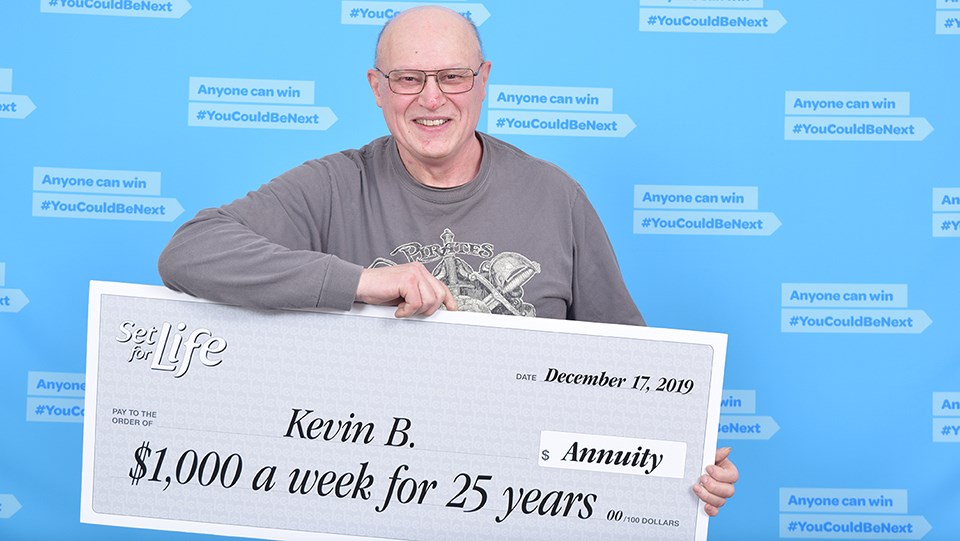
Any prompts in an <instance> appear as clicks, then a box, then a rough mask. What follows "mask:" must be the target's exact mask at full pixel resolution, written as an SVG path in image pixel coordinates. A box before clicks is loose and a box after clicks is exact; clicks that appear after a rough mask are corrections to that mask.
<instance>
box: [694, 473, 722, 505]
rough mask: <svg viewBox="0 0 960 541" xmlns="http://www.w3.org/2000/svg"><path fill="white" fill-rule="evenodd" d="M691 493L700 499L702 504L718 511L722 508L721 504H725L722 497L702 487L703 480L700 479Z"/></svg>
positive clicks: (704, 486)
mask: <svg viewBox="0 0 960 541" xmlns="http://www.w3.org/2000/svg"><path fill="white" fill-rule="evenodd" d="M693 492H694V493H696V495H697V497H698V498H700V499H701V500H702V501H703V503H705V504H707V505H712V506H714V507H716V508H718V509H719V508H720V507H723V504H725V503H727V499H726V498H724V497H722V496H718V495H716V494H714V493H713V492H711V491H710V490H709V489H708V488H707V486H706V485H704V483H703V479H701V482H700V483H699V484H697V485H694V487H693Z"/></svg>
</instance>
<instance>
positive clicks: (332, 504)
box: [81, 282, 726, 541]
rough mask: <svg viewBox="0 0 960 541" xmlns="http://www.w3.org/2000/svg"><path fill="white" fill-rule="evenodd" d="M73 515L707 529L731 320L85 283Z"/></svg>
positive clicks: (594, 531) (358, 531) (504, 528)
mask: <svg viewBox="0 0 960 541" xmlns="http://www.w3.org/2000/svg"><path fill="white" fill-rule="evenodd" d="M87 348H88V350H87V387H86V412H87V415H86V419H85V422H84V433H83V489H82V499H81V507H82V509H81V520H82V521H83V522H88V523H96V524H107V525H114V526H127V527H136V528H153V529H162V530H177V531H186V532H199V533H210V534H220V535H235V536H246V537H260V538H267V539H282V540H286V539H327V540H334V539H336V540H355V539H374V538H376V539H384V538H385V539H406V540H439V539H484V540H498V539H542V540H549V541H555V540H557V539H564V540H571V539H582V540H595V539H617V540H620V539H644V540H694V539H696V540H703V539H705V538H706V533H707V516H706V514H705V513H704V511H703V510H702V504H700V503H699V502H698V500H697V498H696V496H695V495H694V494H693V492H692V491H691V487H692V486H693V485H694V484H695V483H696V481H697V478H698V477H699V476H700V475H701V473H702V472H703V468H704V467H705V466H706V465H707V464H708V463H710V462H711V461H712V459H713V454H714V449H715V446H716V439H717V426H718V423H719V409H720V393H721V389H722V381H723V363H724V354H725V349H726V336H725V335H721V334H711V333H700V332H687V331H676V330H667V329H651V328H640V327H628V326H622V325H602V324H593V323H583V322H570V321H554V320H540V319H533V318H523V317H506V316H491V315H481V314H469V313H462V312H450V313H446V312H441V313H438V314H436V315H434V316H432V317H429V318H420V319H411V320H398V319H395V318H394V317H393V310H392V309H389V308H383V307H372V306H359V305H358V306H356V307H355V308H354V310H353V311H351V312H350V313H339V312H338V313H331V312H293V311H257V310H249V309H242V308H236V307H232V306H224V305H219V304H214V303H210V302H205V301H199V300H197V299H193V298H190V297H187V296H185V295H180V294H177V293H173V292H171V291H169V290H166V289H164V288H160V287H154V286H138V285H129V284H114V283H105V282H93V283H91V288H90V313H89V337H88V346H87Z"/></svg>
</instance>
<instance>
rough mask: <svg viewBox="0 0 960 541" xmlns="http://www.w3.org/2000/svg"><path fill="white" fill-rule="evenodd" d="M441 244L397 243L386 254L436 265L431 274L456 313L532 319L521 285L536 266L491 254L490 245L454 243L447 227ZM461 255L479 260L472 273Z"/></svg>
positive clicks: (381, 261) (382, 262)
mask: <svg viewBox="0 0 960 541" xmlns="http://www.w3.org/2000/svg"><path fill="white" fill-rule="evenodd" d="M440 239H441V240H442V241H443V243H442V244H429V245H426V246H425V245H422V244H420V243H419V242H408V243H405V244H401V245H399V246H397V247H396V248H394V249H393V251H391V252H390V255H391V256H398V255H402V256H403V257H405V258H406V261H403V262H404V263H409V262H413V261H419V262H421V263H424V264H427V263H432V262H437V265H436V266H435V267H434V268H433V269H432V272H433V275H434V276H436V277H437V279H439V280H440V281H441V282H443V283H444V284H446V286H447V287H448V288H449V289H450V292H451V293H453V296H454V297H455V298H456V299H457V304H458V305H459V307H460V310H465V311H468V312H483V313H493V314H512V315H517V316H531V317H535V316H536V315H537V311H536V309H535V308H534V306H533V305H532V304H530V303H527V302H524V301H523V285H524V284H526V283H527V282H529V281H530V279H531V278H533V277H534V276H535V275H537V274H539V273H540V264H539V263H537V262H536V261H533V260H531V259H530V258H528V257H526V256H524V255H523V254H518V253H516V252H501V253H499V254H498V253H495V252H494V247H493V244H490V243H474V242H460V241H455V240H454V239H455V235H454V233H453V232H452V231H450V229H449V228H446V229H444V230H443V233H442V234H441V235H440ZM461 255H464V256H472V257H476V258H482V261H481V263H480V264H479V266H478V267H477V269H476V270H474V268H473V266H471V265H470V263H468V262H467V261H466V260H464V259H463V257H460V256H461ZM397 264H398V262H396V261H394V260H391V259H387V258H384V257H378V258H377V259H376V260H374V262H373V263H372V264H371V265H370V268H377V267H387V266H392V265H397Z"/></svg>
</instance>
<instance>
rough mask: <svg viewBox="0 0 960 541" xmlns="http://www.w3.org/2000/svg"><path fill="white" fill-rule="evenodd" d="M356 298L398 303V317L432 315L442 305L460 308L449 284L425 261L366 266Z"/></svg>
mask: <svg viewBox="0 0 960 541" xmlns="http://www.w3.org/2000/svg"><path fill="white" fill-rule="evenodd" d="M356 299H357V300H358V301H361V302H365V303H367V304H396V305H397V310H396V312H395V313H394V315H396V316H397V317H410V316H413V315H417V314H423V315H427V316H429V315H431V314H433V313H434V312H436V311H437V310H438V309H439V308H440V306H445V307H446V308H447V309H448V310H456V309H457V301H456V300H455V299H454V298H453V295H452V294H451V293H450V290H449V289H448V288H447V286H446V285H444V283H443V282H441V281H440V280H438V279H437V277H436V276H434V275H433V274H432V273H430V271H428V270H427V268H426V267H424V266H423V264H421V263H405V264H403V265H396V266H392V267H380V268H376V269H364V270H363V273H362V274H361V275H360V283H359V284H358V286H357V294H356Z"/></svg>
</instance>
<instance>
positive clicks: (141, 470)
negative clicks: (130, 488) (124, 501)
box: [129, 441, 153, 485]
mask: <svg viewBox="0 0 960 541" xmlns="http://www.w3.org/2000/svg"><path fill="white" fill-rule="evenodd" d="M152 452H153V451H151V450H150V442H148V441H145V442H143V445H141V446H140V447H137V450H136V451H134V452H133V458H135V459H137V465H136V466H135V467H133V468H130V474H129V475H130V479H132V480H133V481H131V482H130V484H131V485H138V484H140V480H141V479H143V476H144V475H146V474H147V464H146V463H145V462H144V460H146V458H147V457H148V456H150V453H152Z"/></svg>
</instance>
